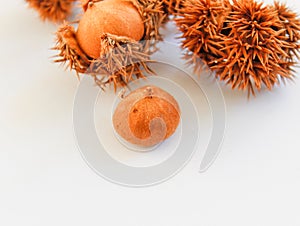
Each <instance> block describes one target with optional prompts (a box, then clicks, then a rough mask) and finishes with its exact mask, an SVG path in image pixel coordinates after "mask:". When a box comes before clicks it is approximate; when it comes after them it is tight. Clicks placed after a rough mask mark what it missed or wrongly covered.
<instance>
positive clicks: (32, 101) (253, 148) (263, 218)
mask: <svg viewBox="0 0 300 226" xmlns="http://www.w3.org/2000/svg"><path fill="white" fill-rule="evenodd" d="M1 3H2V6H1V8H0V29H1V32H0V34H1V35H0V40H1V42H0V50H1V51H0V53H1V55H0V68H1V73H0V76H1V82H0V103H1V106H0V225H3V226H4V225H5V226H17V225H24V226H40V225H43V226H46V225H49V226H50V225H51V226H52V225H56V226H60V225H63V226H65V225H73V226H74V225H105V226H110V225H122V226H125V225H126V226H141V225H145V226H150V225H151V226H166V225H172V226H177V225H178V226H179V225H180V226H182V225H189V226H196V225H197V226H199V225H201V226H202V225H203V226H215V225H218V226H221V225H222V226H223V225H228V226H229V225H230V226H241V225H243V226H248V225H249V226H250V225H251V226H254V225H264V226H265V225H270V226H271V225H272V226H277V225H278V226H281V225H289V226H296V225H300V163H299V162H300V138H299V134H300V107H299V99H300V80H299V79H296V80H295V83H291V84H287V85H286V86H282V87H280V88H276V89H274V90H273V91H272V92H266V93H261V94H259V95H258V96H257V97H256V98H251V99H250V100H247V98H246V94H245V93H241V92H238V91H231V90H230V89H228V88H223V91H224V96H225V101H226V106H227V130H226V135H225V139H224V143H223V147H222V151H221V153H220V155H219V157H218V158H217V160H216V162H215V163H214V164H213V166H212V167H211V168H209V170H208V171H207V172H205V173H202V174H200V173H198V169H199V165H200V161H201V155H200V154H196V155H195V156H194V158H193V159H192V160H191V162H190V163H189V164H188V165H187V166H186V167H185V168H184V169H183V170H182V171H181V172H180V173H179V174H178V175H176V176H175V177H173V178H172V179H171V180H169V181H167V182H165V183H162V184H160V185H157V186H154V187H147V188H139V189H136V188H127V187H121V186H118V185H115V184H112V183H110V182H108V181H106V180H104V179H102V178H101V177H99V176H98V175H96V174H95V173H94V172H93V171H92V170H91V169H90V168H89V167H88V166H87V165H86V163H85V162H84V161H83V159H82V158H81V156H80V154H79V151H78V150H77V147H76V142H75V139H74V136H73V127H72V104H73V99H74V95H75V93H76V88H77V85H78V80H77V78H76V76H75V75H74V73H72V72H68V71H64V70H63V67H59V66H58V65H56V64H53V63H51V60H52V59H51V58H50V57H51V56H52V55H54V54H55V52H53V51H51V50H50V48H51V47H52V46H53V44H54V42H53V41H54V36H53V33H54V32H55V30H56V28H57V26H56V25H53V24H50V23H43V22H41V21H39V20H38V17H37V15H36V13H35V12H33V11H31V10H28V9H27V6H26V4H25V3H24V1H21V0H16V1H3V0H1ZM288 4H289V5H290V6H292V8H293V9H294V10H297V11H298V12H300V3H299V1H291V0H290V1H288ZM178 58H179V56H178ZM299 72H300V71H299V69H297V74H299Z"/></svg>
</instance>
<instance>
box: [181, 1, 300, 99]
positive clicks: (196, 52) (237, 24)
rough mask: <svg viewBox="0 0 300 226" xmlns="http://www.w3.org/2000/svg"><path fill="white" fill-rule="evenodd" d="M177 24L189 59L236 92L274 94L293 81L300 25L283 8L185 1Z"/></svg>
mask: <svg viewBox="0 0 300 226" xmlns="http://www.w3.org/2000/svg"><path fill="white" fill-rule="evenodd" d="M182 5H183V7H182V8H181V9H180V11H179V17H178V18H176V23H177V25H178V27H179V29H180V31H181V32H182V40H183V41H182V47H183V48H184V49H187V50H188V51H187V53H186V58H188V59H189V61H190V62H191V63H192V64H193V65H195V71H201V70H202V69H203V66H205V67H208V68H209V69H210V70H212V71H214V72H215V74H216V76H217V77H218V78H219V79H220V80H222V81H225V82H226V83H227V84H230V85H231V88H232V89H235V88H237V89H240V90H248V93H249V94H255V88H256V89H257V90H261V88H262V87H266V88H267V89H269V90H271V89H272V88H273V87H274V85H276V84H278V83H279V82H280V81H282V80H283V81H285V80H287V79H292V78H293V76H294V75H293V72H294V71H293V66H295V65H296V60H297V59H298V57H299V55H298V52H299V49H300V45H299V40H300V20H299V18H297V14H296V13H295V12H292V11H291V10H289V9H288V8H287V7H286V6H285V5H284V4H280V3H278V2H275V3H274V4H272V5H264V4H263V3H258V2H256V1H255V0H246V1H245V0H232V1H229V0H186V1H183V2H182Z"/></svg>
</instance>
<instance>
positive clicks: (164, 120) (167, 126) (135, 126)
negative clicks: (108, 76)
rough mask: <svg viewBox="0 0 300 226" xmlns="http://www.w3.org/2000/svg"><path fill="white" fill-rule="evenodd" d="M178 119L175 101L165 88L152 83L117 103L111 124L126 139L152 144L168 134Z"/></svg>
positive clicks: (173, 130)
mask: <svg viewBox="0 0 300 226" xmlns="http://www.w3.org/2000/svg"><path fill="white" fill-rule="evenodd" d="M179 121H180V109H179V106H178V103H177V101H176V100H175V99H174V97H173V96H171V95H170V94H169V93H167V92H166V91H164V90H162V89H160V88H158V87H155V86H145V87H142V88H139V89H137V90H135V91H133V92H132V93H130V94H129V95H128V96H127V97H125V98H124V99H123V100H122V101H121V102H120V103H119V104H118V106H117V107H116V110H115V112H114V115H113V125H114V128H115V130H116V132H117V133H118V134H119V135H120V136H121V137H122V138H123V139H125V140H126V141H128V142H130V143H132V144H136V145H141V146H145V147H147V146H153V145H156V144H158V143H160V142H161V141H163V140H165V139H167V138H168V137H170V136H171V135H172V134H173V133H174V132H175V131H176V128H177V126H178V124H179Z"/></svg>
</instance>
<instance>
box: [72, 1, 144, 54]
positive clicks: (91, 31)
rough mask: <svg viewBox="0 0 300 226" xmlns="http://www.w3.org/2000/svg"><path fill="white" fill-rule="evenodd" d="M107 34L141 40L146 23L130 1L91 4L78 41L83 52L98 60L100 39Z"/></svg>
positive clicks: (80, 26)
mask: <svg viewBox="0 0 300 226" xmlns="http://www.w3.org/2000/svg"><path fill="white" fill-rule="evenodd" d="M105 33H109V34H112V35H116V36H122V37H127V38H131V39H133V40H136V41H138V40H140V39H141V38H142V37H143V36H144V23H143V20H142V17H141V15H140V13H139V11H138V9H137V8H136V7H135V6H134V5H133V3H132V2H130V1H121V0H120V1H111V0H107V1H99V2H90V3H89V4H88V7H87V9H86V11H85V13H84V15H83V17H82V18H81V20H80V22H79V25H78V30H77V40H78V43H79V45H80V47H81V48H82V50H83V51H84V52H85V53H86V54H87V55H88V56H90V57H92V58H94V59H96V58H98V57H99V56H100V51H101V46H100V39H101V36H102V35H103V34H105Z"/></svg>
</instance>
